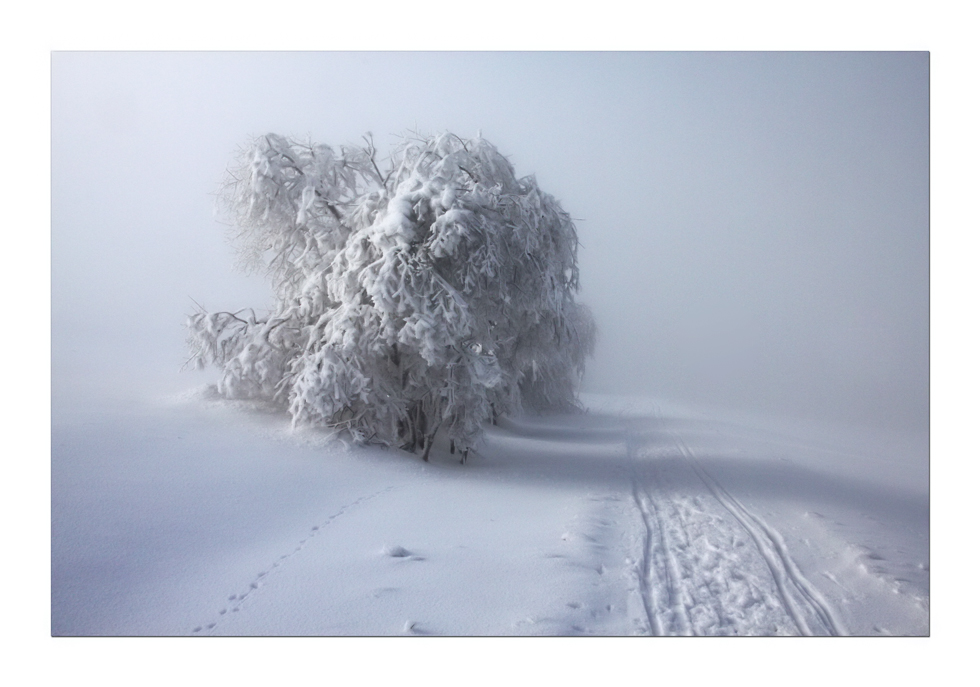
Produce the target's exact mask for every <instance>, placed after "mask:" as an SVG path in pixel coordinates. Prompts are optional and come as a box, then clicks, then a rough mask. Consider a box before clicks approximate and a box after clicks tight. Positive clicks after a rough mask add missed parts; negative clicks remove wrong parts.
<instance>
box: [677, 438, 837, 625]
mask: <svg viewBox="0 0 980 687" xmlns="http://www.w3.org/2000/svg"><path fill="white" fill-rule="evenodd" d="M673 438H674V442H675V444H676V445H677V448H678V450H679V451H680V453H681V455H682V456H683V457H684V458H685V459H686V460H687V462H688V464H689V465H690V466H691V468H692V469H693V470H694V472H695V474H697V476H698V477H699V478H700V479H701V481H702V482H703V483H704V485H705V486H706V487H707V488H708V490H709V491H710V492H711V493H712V495H713V496H714V497H715V498H716V499H717V500H718V502H719V503H721V505H722V506H724V507H725V509H726V510H727V511H728V512H729V513H730V514H731V515H732V517H733V518H735V520H737V521H738V523H739V524H740V525H741V526H742V527H743V528H744V529H745V531H746V532H748V534H749V536H750V537H751V538H752V540H753V541H754V542H755V544H756V547H757V548H758V549H759V553H760V554H762V557H763V559H764V560H765V561H766V565H767V566H768V567H769V570H770V572H771V573H772V577H773V581H774V582H775V583H776V588H777V590H778V591H779V595H780V598H781V599H782V602H783V606H784V607H785V609H786V611H787V612H788V613H789V615H790V617H792V618H793V622H794V623H795V624H796V626H797V628H798V629H799V631H800V633H801V634H803V635H807V636H812V635H813V634H814V632H813V630H812V629H811V627H810V625H809V623H808V622H807V619H806V613H805V610H804V609H805V608H806V609H809V611H810V613H811V615H812V616H815V617H816V618H817V619H819V621H820V623H821V624H822V625H823V629H824V630H825V631H826V632H827V633H828V634H831V635H837V636H842V635H847V630H846V629H845V628H844V625H843V623H841V622H840V620H839V619H838V618H837V616H836V614H835V613H834V611H833V610H832V608H831V606H830V604H828V603H827V601H826V599H824V597H823V595H821V594H820V592H819V591H818V590H817V589H816V588H815V587H814V586H813V585H812V584H811V583H810V581H809V580H808V579H806V577H805V576H804V575H803V573H802V572H801V571H800V569H799V567H798V566H797V565H796V562H795V561H794V560H793V558H792V556H790V553H789V549H788V548H787V547H786V542H785V541H784V540H783V537H782V535H781V534H779V532H777V531H776V530H775V529H773V528H772V527H770V526H769V525H768V524H767V523H766V522H765V521H764V520H763V519H762V518H760V517H758V516H757V515H754V514H753V513H752V512H750V511H749V510H748V509H747V508H746V507H745V506H744V505H743V504H742V503H741V501H739V500H738V499H736V498H735V497H734V496H732V495H731V494H730V493H729V492H728V490H726V489H725V488H724V487H723V486H722V485H721V484H720V483H719V482H718V481H717V480H716V479H715V478H714V477H712V476H711V475H710V474H709V473H708V471H707V470H705V469H704V466H702V465H701V464H700V462H699V461H698V459H697V456H696V455H695V454H694V452H693V451H692V450H691V449H690V447H689V446H688V445H687V444H686V443H684V441H683V440H682V439H681V438H680V437H678V436H677V435H676V434H673ZM794 590H795V592H796V593H795V594H794V593H793V591H794ZM798 599H799V600H800V601H802V607H801V604H800V603H798V601H797V600H798Z"/></svg>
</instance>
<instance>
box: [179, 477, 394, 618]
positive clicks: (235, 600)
mask: <svg viewBox="0 0 980 687" xmlns="http://www.w3.org/2000/svg"><path fill="white" fill-rule="evenodd" d="M392 489H394V487H393V486H391V487H387V488H385V489H382V490H380V491H378V492H375V493H374V494H369V495H368V496H361V497H360V498H358V499H355V500H354V501H351V502H350V503H348V504H346V505H345V506H342V507H341V508H340V510H338V511H337V512H336V513H334V514H333V515H331V516H329V517H328V518H326V519H325V520H324V521H322V522H321V523H319V524H317V525H313V527H311V528H310V531H309V534H307V535H306V536H305V537H303V538H302V539H300V540H299V542H298V543H297V544H296V546H295V547H294V548H293V550H292V551H290V552H288V553H284V554H283V555H281V556H279V558H278V559H276V560H275V561H274V562H273V563H272V564H271V565H269V566H267V567H266V568H265V569H264V570H262V572H260V573H259V574H258V575H256V576H255V578H254V579H252V581H251V582H249V585H248V589H246V590H245V591H244V592H240V593H236V594H231V595H230V596H228V597H227V599H228V602H230V603H229V604H223V606H224V607H223V608H222V609H221V610H220V611H218V615H219V618H217V619H213V620H212V622H209V623H204V624H201V625H197V626H195V627H194V629H193V631H192V632H191V634H201V633H202V632H204V631H205V630H214V629H215V628H216V627H217V626H218V625H220V624H221V620H220V617H222V616H225V615H227V614H228V613H229V612H231V613H238V612H240V611H241V610H242V605H243V604H244V603H245V600H246V599H248V597H250V596H251V595H252V593H253V592H256V591H258V589H259V587H260V586H261V585H262V584H263V583H265V582H266V578H267V577H268V576H269V575H271V574H272V573H273V572H276V571H278V569H279V567H280V566H281V565H282V564H283V563H285V562H286V561H287V560H289V559H290V558H292V557H293V556H295V555H296V554H298V553H299V552H300V551H302V550H303V547H304V546H306V544H307V542H309V541H310V540H311V539H313V538H314V537H315V536H316V535H317V534H319V533H320V532H321V531H322V530H323V529H324V528H325V527H327V526H328V525H330V523H332V522H333V521H334V520H336V519H337V518H339V517H340V516H342V515H344V514H345V513H346V512H347V511H348V510H350V509H351V508H354V507H355V506H357V505H358V504H361V503H363V502H365V501H370V500H371V499H374V498H377V497H378V496H381V495H382V494H385V493H387V492H389V491H391V490H392Z"/></svg>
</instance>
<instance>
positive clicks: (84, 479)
mask: <svg viewBox="0 0 980 687" xmlns="http://www.w3.org/2000/svg"><path fill="white" fill-rule="evenodd" d="M586 401H587V402H588V403H589V404H590V405H591V406H592V410H591V411H590V412H589V413H588V414H583V415H565V416H549V417H538V418H530V417H525V418H516V419H508V420H504V421H502V422H501V424H500V426H497V427H490V428H488V431H487V439H486V441H485V443H484V444H483V445H482V446H481V447H480V448H479V449H478V450H477V452H475V453H471V455H470V458H469V461H468V462H467V464H466V465H460V463H459V456H458V455H451V454H450V453H449V451H448V442H446V441H445V440H444V439H439V440H437V444H436V446H435V448H434V449H433V451H432V455H431V462H430V463H423V462H422V461H421V460H420V459H419V458H418V457H417V456H412V455H409V454H406V453H404V452H401V451H395V450H387V451H385V450H380V449H371V448H353V449H344V448H343V447H341V446H339V445H338V444H337V443H336V442H334V441H331V440H329V439H327V438H326V437H324V436H323V435H321V434H319V433H317V432H315V431H309V430H307V431H299V432H293V431H291V430H289V428H288V418H286V417H283V416H280V415H277V414H274V413H267V412H262V411H260V410H257V409H255V408H251V409H249V408H248V407H247V405H246V404H227V403H221V402H218V403H216V402H214V401H213V400H212V399H210V398H209V397H207V396H206V395H202V394H200V393H198V394H193V395H190V396H184V397H182V398H179V399H171V401H169V402H168V403H156V404H131V405H130V406H128V407H126V408H114V409H110V408H90V409H85V410H77V409H76V410H73V411H71V412H68V411H64V410H63V411H60V412H59V413H58V414H57V416H56V422H55V423H54V426H53V448H52V451H53V456H52V458H53V461H52V467H53V471H52V477H53V491H52V494H53V511H52V513H53V520H52V525H53V527H52V633H53V634H55V635H190V636H206V635H234V636H241V635H291V636H294V635H356V636H364V635H368V636H376V635H493V636H497V635H616V636H623V635H645V634H653V635H796V634H802V635H810V634H813V635H845V634H859V635H883V634H906V635H914V634H926V633H927V632H928V622H929V610H928V601H929V567H928V500H927V494H926V492H925V490H924V485H923V488H921V489H920V490H919V491H918V492H916V491H914V490H910V489H909V488H907V486H908V484H911V483H913V482H914V480H911V479H907V478H903V477H902V476H901V475H895V474H890V475H889V476H888V477H887V478H880V479H877V480H876V479H875V475H872V474H867V475H864V476H863V477H861V478H860V479H859V478H857V477H854V476H852V475H845V476H841V474H840V473H841V470H840V469H839V468H838V467H837V466H836V465H835V464H834V461H833V460H832V459H827V456H828V455H830V456H833V455H839V453H840V451H839V447H838V448H836V449H829V448H827V446H828V445H829V444H828V442H829V441H830V438H829V435H828V434H827V433H826V432H825V433H824V434H823V435H822V436H823V443H816V444H815V443H813V442H812V441H811V440H809V439H807V438H804V439H799V438H796V439H794V440H793V441H788V440H786V436H788V435H787V434H786V431H782V433H778V434H774V433H773V432H772V431H771V430H767V429H759V428H757V427H752V426H749V425H745V424H732V423H731V422H728V421H726V420H724V419H721V420H719V419H717V418H711V417H708V416H706V415H704V414H703V413H702V414H700V415H699V414H697V413H695V412H691V411H690V410H689V409H681V408H679V407H671V406H668V405H667V404H658V403H652V402H651V403H648V404H647V405H645V406H643V405H642V404H641V405H639V406H637V405H635V404H634V405H633V406H630V405H629V404H628V403H625V404H624V401H623V399H601V398H595V397H587V398H586ZM616 404H619V406H620V407H619V408H618V409H616V408H611V407H610V406H615V405H616ZM630 408H632V410H630ZM784 429H785V428H784ZM838 439H840V437H838ZM831 443H832V442H831ZM828 451H838V453H837V454H834V453H828ZM845 453H846V452H845ZM873 458H874V457H873V456H872V457H870V458H869V459H868V464H869V465H871V466H872V467H873V469H874V470H877V469H878V468H879V467H880V462H876V461H875V460H873ZM917 459H921V456H919V457H918V458H917V457H916V456H915V454H914V453H909V454H908V455H906V456H905V457H904V458H902V457H901V456H898V455H897V454H895V455H893V456H892V458H891V460H892V461H893V464H894V468H895V470H894V471H893V472H896V471H897V472H902V470H903V465H905V468H904V469H905V471H906V472H908V473H914V472H915V470H916V469H917V468H916V467H915V465H914V464H915V461H916V460H917ZM903 461H904V462H903ZM906 463H907V464H908V465H906ZM909 466H911V467H909ZM851 469H852V471H853V470H854V469H856V468H854V466H853V465H852V466H851ZM902 485H905V486H902Z"/></svg>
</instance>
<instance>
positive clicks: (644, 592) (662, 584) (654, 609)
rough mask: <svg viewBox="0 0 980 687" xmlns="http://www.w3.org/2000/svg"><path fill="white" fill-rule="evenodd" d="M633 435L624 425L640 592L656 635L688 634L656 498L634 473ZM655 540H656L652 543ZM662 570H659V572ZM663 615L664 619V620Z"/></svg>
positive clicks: (678, 574)
mask: <svg viewBox="0 0 980 687" xmlns="http://www.w3.org/2000/svg"><path fill="white" fill-rule="evenodd" d="M636 447H637V442H636V437H635V434H634V432H633V431H632V429H631V428H630V427H629V426H627V433H626V452H627V456H628V457H629V458H630V460H631V461H632V463H633V466H634V470H633V475H632V487H633V502H634V503H635V504H636V508H637V510H638V511H639V513H640V517H641V519H642V521H643V529H644V535H643V554H642V556H641V558H640V570H639V575H638V577H639V582H640V596H641V597H642V600H643V608H644V610H645V611H646V616H647V623H648V625H649V627H650V632H651V633H652V634H655V635H657V636H664V635H674V634H681V635H686V636H690V635H692V634H693V632H692V630H691V619H690V617H689V616H688V613H687V607H686V604H685V603H684V598H683V596H682V595H683V590H682V588H681V586H680V579H681V572H680V567H679V566H678V564H677V559H676V557H675V556H674V552H673V547H672V546H671V542H670V538H669V536H668V534H667V529H666V527H665V526H664V517H663V514H662V513H661V510H660V506H659V505H658V504H657V500H656V499H654V498H653V497H651V496H650V493H649V492H648V491H647V490H646V488H644V487H643V486H642V485H641V482H640V479H639V476H638V475H637V474H636V469H635V465H636ZM655 542H656V543H655ZM660 571H662V573H661V572H660ZM664 619H667V620H666V622H665V620H664Z"/></svg>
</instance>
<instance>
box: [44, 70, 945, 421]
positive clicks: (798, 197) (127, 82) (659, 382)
mask: <svg viewBox="0 0 980 687" xmlns="http://www.w3.org/2000/svg"><path fill="white" fill-rule="evenodd" d="M409 129H418V130H419V131H423V132H431V133H435V132H439V131H443V130H450V131H453V132H455V133H457V134H459V135H461V136H474V135H476V134H477V132H478V131H481V132H482V134H483V136H485V137H486V138H487V139H488V140H489V141H491V142H492V143H493V144H494V145H496V146H497V147H498V149H499V150H500V151H501V152H502V153H503V154H505V155H507V156H508V157H509V158H510V159H511V161H512V162H513V163H514V165H515V167H516V169H517V171H518V173H519V174H522V175H523V174H531V173H533V174H535V175H536V177H537V179H538V182H539V183H540V185H541V187H542V189H543V190H545V191H546V192H549V193H551V194H553V195H554V196H555V197H557V198H558V199H559V200H560V201H561V202H562V204H563V206H564V207H565V209H566V210H567V211H568V212H569V213H570V214H571V215H572V216H573V217H574V218H576V220H577V222H576V224H577V227H578V231H579V238H580V242H581V248H580V252H579V260H580V267H581V274H582V285H583V288H582V292H581V299H582V300H583V301H584V302H585V303H587V304H588V305H589V306H590V307H591V308H592V309H593V312H594V314H595V316H596V320H597V323H598V325H599V330H600V333H599V336H600V339H599V347H598V349H597V352H596V356H595V359H594V360H592V361H591V362H590V364H589V367H588V371H587V373H586V377H585V380H584V384H583V389H584V390H586V391H594V392H604V393H618V394H639V393H646V394H652V395H658V396H663V397H667V398H672V399H677V400H689V401H695V402H703V403H711V404H717V405H724V406H729V407H734V408H743V409H751V410H763V411H766V412H773V413H779V414H788V415H798V416H809V417H814V418H819V419H824V420H832V421H840V422H852V423H859V424H869V425H876V426H882V427H889V428H908V429H915V430H925V429H927V428H928V407H929V406H928V402H929V396H928V390H929V358H928V353H929V319H928V318H929V56H928V53H452V52H449V53H123V52H119V53H68V52H56V53H54V54H53V56H52V365H53V388H54V392H55V394H56V395H58V394H59V393H68V392H67V389H68V388H69V387H72V386H73V385H75V384H76V383H77V384H81V383H82V382H81V381H80V380H83V379H84V380H88V381H86V384H88V383H89V381H91V380H96V381H95V382H93V384H94V386H95V387H99V386H104V387H107V388H113V389H115V388H123V387H125V386H126V385H128V384H130V383H132V384H133V385H134V386H139V385H140V384H143V381H141V378H142V377H166V376H168V375H170V374H171V373H173V374H176V370H177V369H178V368H179V367H180V364H181V363H182V362H183V356H184V350H183V336H184V335H183V331H182V329H181V325H182V322H183V316H184V315H185V314H186V313H188V312H190V310H191V309H192V307H193V303H192V302H191V300H190V297H193V298H194V299H195V300H197V301H200V302H201V303H203V304H205V305H206V306H207V307H209V308H235V309H237V308H240V307H248V306H254V307H259V306H262V305H263V304H265V303H266V302H267V300H268V290H267V288H266V287H265V285H264V283H263V281H262V280H261V278H259V277H251V278H247V277H244V276H242V275H239V274H236V273H235V272H234V271H233V264H234V255H233V252H232V249H231V247H230V246H229V245H228V243H227V242H226V241H225V234H226V230H225V228H224V227H223V226H222V225H221V224H220V223H218V221H216V219H215V218H214V217H213V214H212V202H213V195H212V194H213V193H214V192H215V190H216V189H217V187H218V185H219V183H220V182H221V179H222V176H223V174H224V170H225V167H226V165H227V164H228V163H229V162H230V161H231V160H232V158H233V156H234V154H235V151H236V149H237V148H238V147H239V146H241V145H244V144H246V143H247V141H248V139H249V137H250V136H254V135H260V134H263V133H266V132H269V131H273V132H276V133H280V134H284V135H289V136H296V137H309V138H311V139H312V140H314V141H317V142H322V143H327V144H330V145H340V144H344V143H348V142H356V141H358V140H359V139H360V137H361V135H362V134H364V133H366V132H369V131H370V132H373V134H374V138H375V141H376V143H377V145H378V147H379V149H380V150H381V151H382V153H383V152H384V151H385V150H386V149H387V148H388V147H389V146H390V145H391V143H393V142H394V140H395V137H396V136H397V134H399V133H400V132H404V131H406V130H409ZM192 374H193V373H185V377H186V381H184V383H185V384H188V385H190V384H193V380H194V377H193V376H191V375H192ZM82 386H84V385H82ZM86 388H88V387H86Z"/></svg>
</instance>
